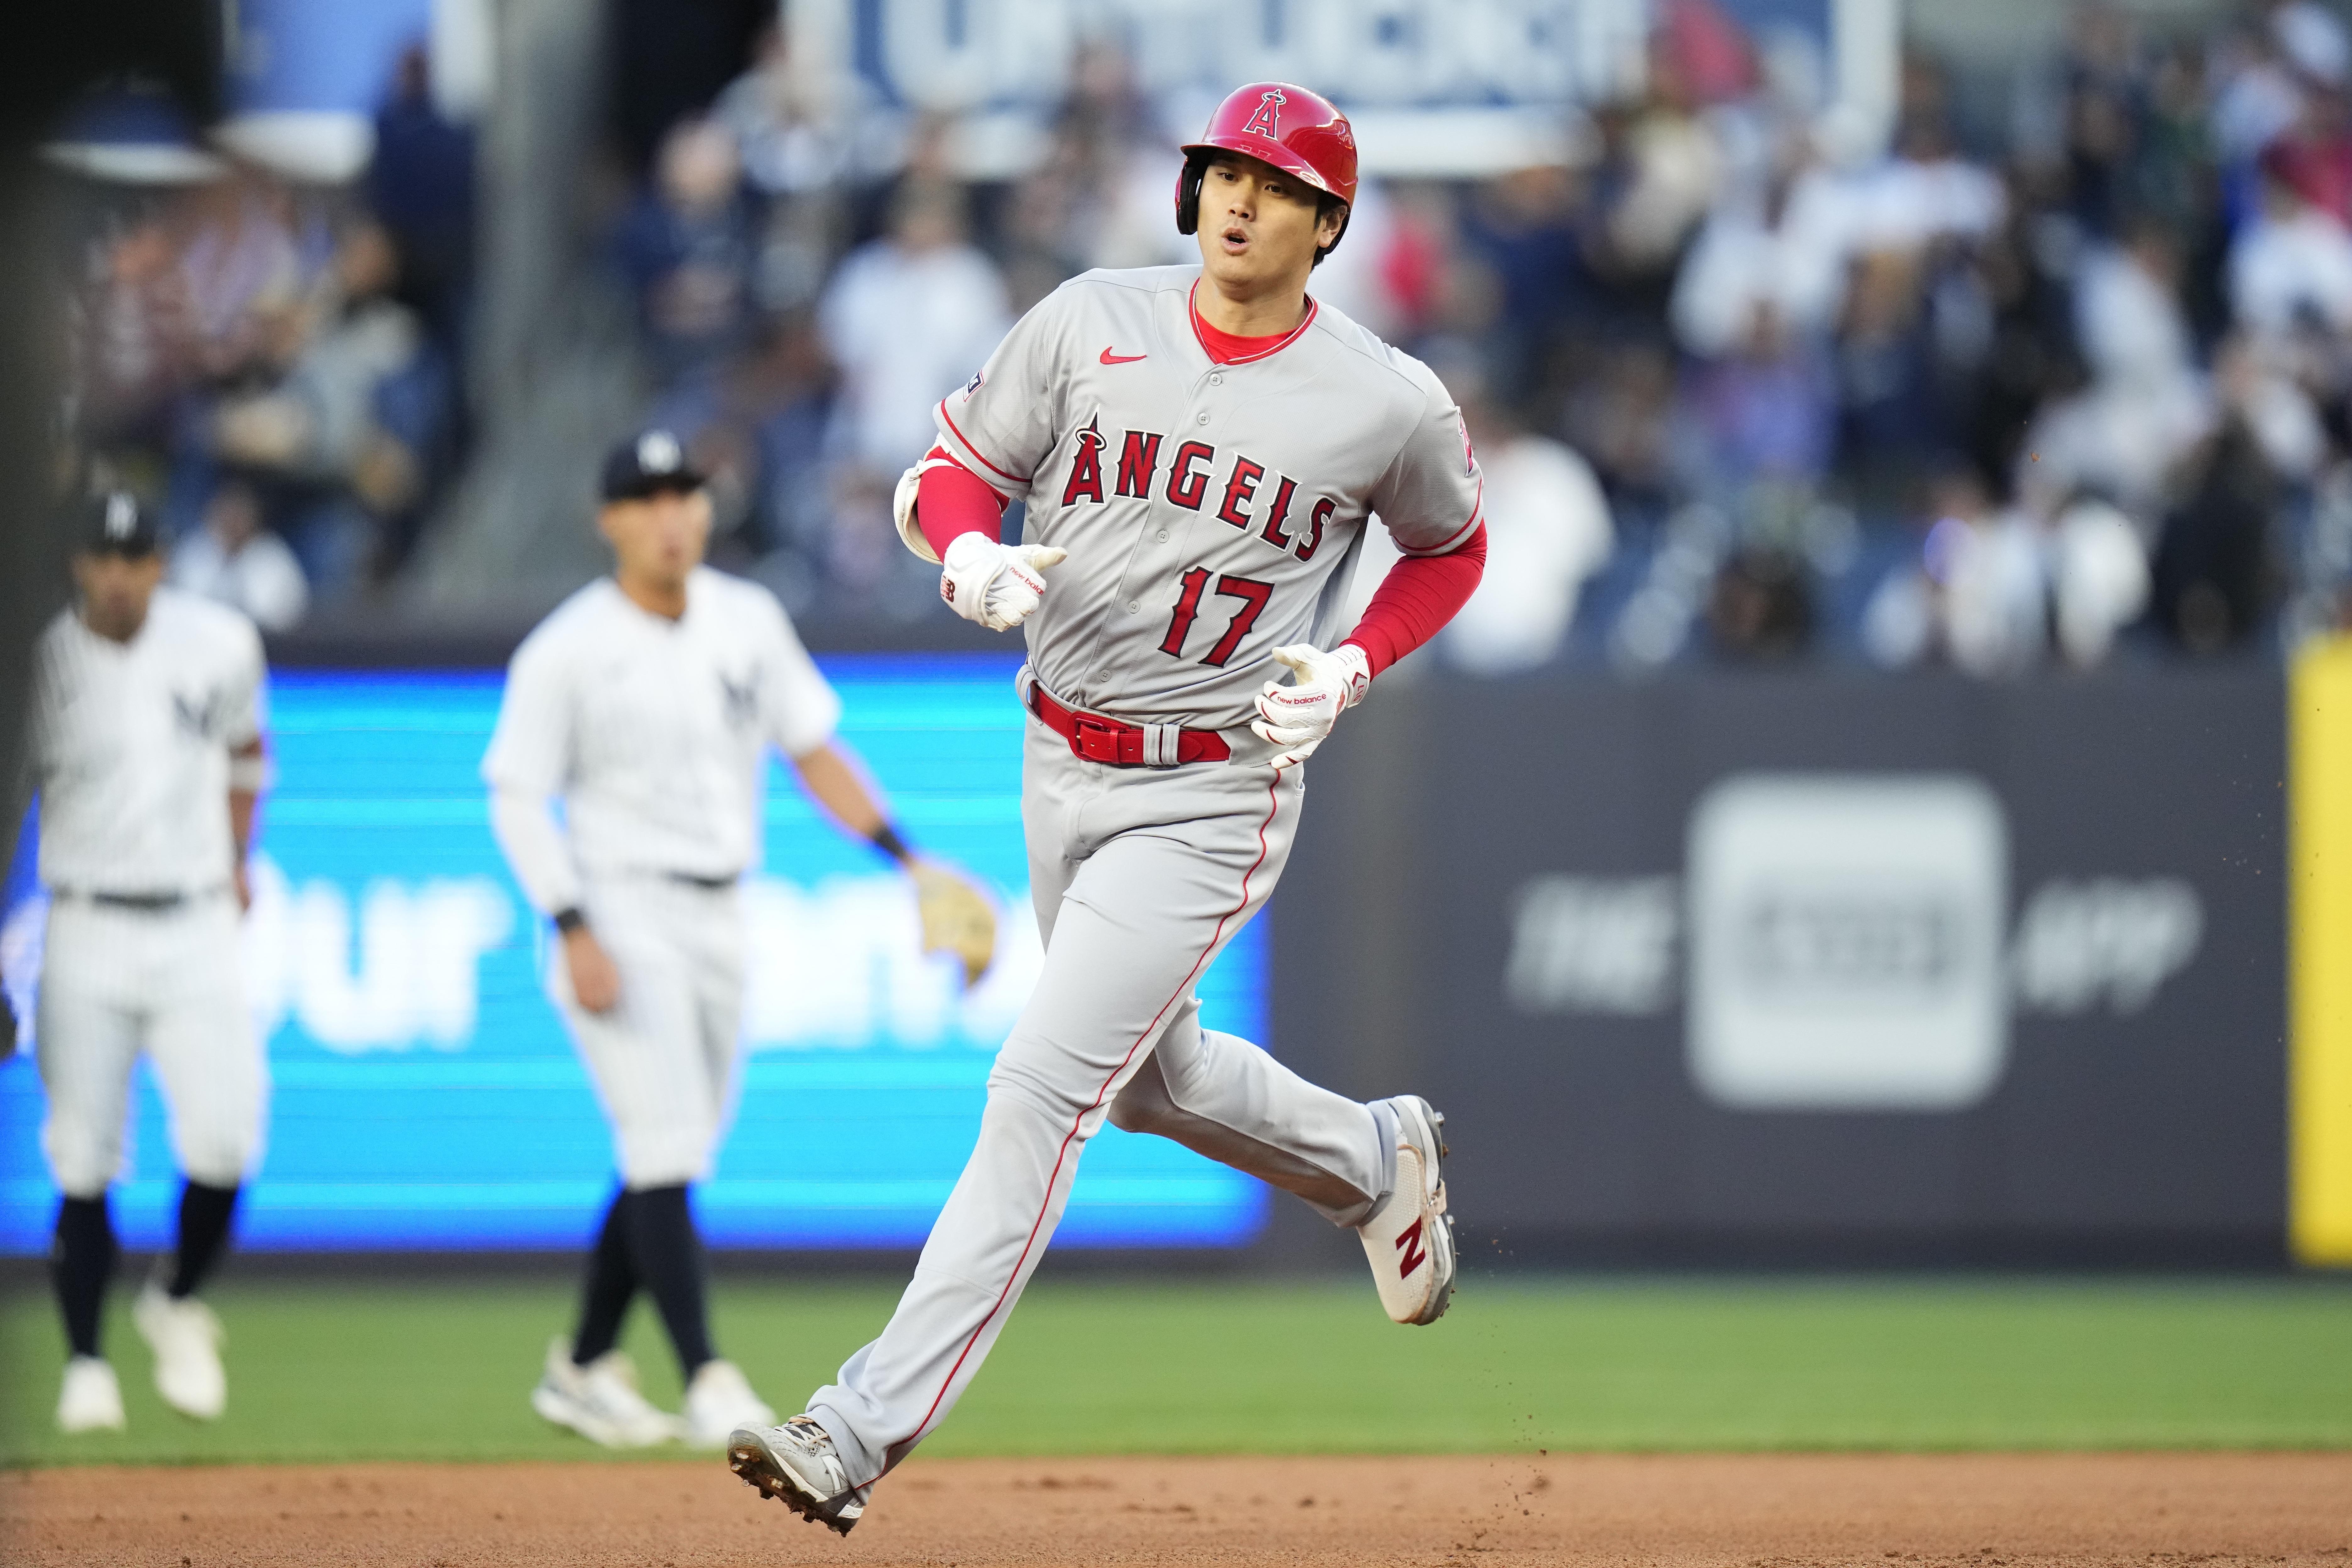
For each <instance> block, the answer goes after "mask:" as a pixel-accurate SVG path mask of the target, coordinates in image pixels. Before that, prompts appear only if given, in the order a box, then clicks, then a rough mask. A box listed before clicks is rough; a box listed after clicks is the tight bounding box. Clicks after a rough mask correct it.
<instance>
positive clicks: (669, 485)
mask: <svg viewBox="0 0 2352 1568" xmlns="http://www.w3.org/2000/svg"><path fill="white" fill-rule="evenodd" d="M702 485H703V476H701V475H700V474H698V473H697V472H696V471H695V467H694V465H693V464H691V463H689V462H688V461H687V458H686V444H685V443H684V442H682V441H680V440H678V438H677V436H676V435H673V434H670V433H669V432H668V431H667V430H648V431H646V433H645V434H642V435H633V436H631V437H630V438H629V439H628V440H626V441H624V442H622V443H621V444H619V445H618V446H615V447H614V448H613V450H612V451H611V452H609V453H607V454H606V455H605V457H604V499H606V500H608V501H639V500H643V499H644V498H645V497H647V496H657V495H659V494H661V493H662V492H663V491H665V490H699V489H701V488H702Z"/></svg>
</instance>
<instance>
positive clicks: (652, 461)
mask: <svg viewBox="0 0 2352 1568" xmlns="http://www.w3.org/2000/svg"><path fill="white" fill-rule="evenodd" d="M685 461H686V454H685V453H683V452H681V451H679V450H678V445H677V436H675V435H672V434H670V433H669V432H668V431H667V430H649V431H647V432H646V434H643V435H641V436H639V437H638V438H637V466H638V467H640V468H642V469H644V470H645V471H646V473H648V474H675V473H677V470H678V467H679V466H680V465H682V464H683V463H685Z"/></svg>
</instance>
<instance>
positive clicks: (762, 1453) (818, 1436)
mask: <svg viewBox="0 0 2352 1568" xmlns="http://www.w3.org/2000/svg"><path fill="white" fill-rule="evenodd" d="M727 1468H728V1469H731V1470H733V1471H734V1472H735V1473H736V1474H737V1475H739V1476H741V1477H742V1478H743V1479H744V1480H745V1482H747V1483H748V1484H750V1485H751V1486H754V1487H757V1488H759V1489H760V1495H761V1496H762V1497H772V1498H774V1499H775V1500H778V1501H779V1502H781V1503H782V1504H783V1505H784V1506H785V1507H786V1508H788V1509H791V1510H792V1511H793V1512H794V1513H797V1514H799V1515H800V1516H801V1517H802V1518H803V1519H805V1520H807V1521H809V1522H810V1523H812V1524H822V1525H824V1526H826V1527H828V1528H830V1529H831V1530H833V1531H835V1533H836V1534H841V1535H846V1534H848V1533H849V1531H850V1527H851V1526H853V1525H855V1524H856V1522H857V1521H858V1520H859V1519H860V1518H862V1517H864V1515H865V1512H866V1502H865V1500H864V1499H862V1498H860V1497H859V1496H858V1495H857V1490H856V1488H854V1487H852V1486H851V1485H850V1484H849V1472H848V1471H846V1470H845V1469H842V1468H841V1456H840V1455H839V1454H838V1453H836V1452H835V1451H834V1447H833V1437H832V1435H831V1434H829V1433H827V1432H826V1431H825V1429H824V1427H820V1426H818V1425H817V1424H816V1422H815V1421H814V1419H813V1418H812V1417H810V1416H793V1418H792V1419H791V1420H789V1421H787V1422H785V1423H784V1424H783V1425H782V1426H781V1427H738V1428H736V1430H735V1432H734V1434H733V1435H732V1436H731V1437H729V1438H728V1439H727Z"/></svg>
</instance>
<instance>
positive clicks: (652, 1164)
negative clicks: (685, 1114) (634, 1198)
mask: <svg viewBox="0 0 2352 1568" xmlns="http://www.w3.org/2000/svg"><path fill="white" fill-rule="evenodd" d="M718 1141H719V1134H718V1131H717V1129H715V1128H708V1127H701V1126H686V1125H678V1126H671V1127H655V1128H629V1129H627V1130H625V1131H624V1133H623V1134H622V1135H621V1137H620V1139H619V1140H618V1142H619V1147H618V1148H617V1150H616V1151H615V1153H616V1155H618V1159H617V1162H616V1163H617V1164H618V1165H619V1166H620V1167H621V1180H622V1182H623V1183H624V1184H625V1186H629V1187H631V1188H633V1189H634V1188H643V1187H656V1186H691V1185H692V1184H694V1183H696V1182H698V1181H701V1180H704V1179H705V1178H706V1177H708V1176H709V1174H710V1156H711V1153H712V1151H713V1150H714V1149H715V1148H716V1147H717V1145H718Z"/></svg>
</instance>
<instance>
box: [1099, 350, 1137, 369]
mask: <svg viewBox="0 0 2352 1568" xmlns="http://www.w3.org/2000/svg"><path fill="white" fill-rule="evenodd" d="M1147 357H1148V356H1146V355H1142V354H1114V353H1112V352H1111V351H1110V350H1108V349H1105V350H1103V351H1102V362H1103V363H1104V364H1106V365H1131V364H1133V363H1135V361H1138V360H1140V359H1144V358H1147Z"/></svg>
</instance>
